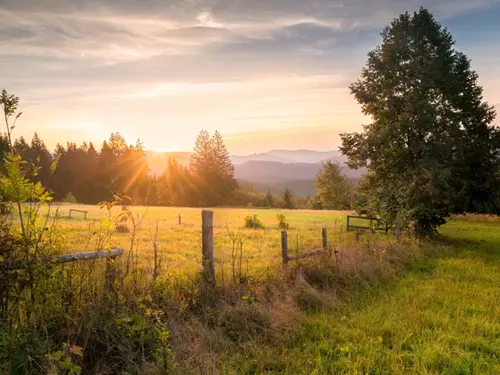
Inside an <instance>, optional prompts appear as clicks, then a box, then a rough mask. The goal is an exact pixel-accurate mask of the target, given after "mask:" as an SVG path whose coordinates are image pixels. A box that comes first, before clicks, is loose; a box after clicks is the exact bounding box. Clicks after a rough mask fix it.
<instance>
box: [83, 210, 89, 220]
mask: <svg viewBox="0 0 500 375" xmlns="http://www.w3.org/2000/svg"><path fill="white" fill-rule="evenodd" d="M87 213H88V211H85V214H84V215H83V219H84V220H87Z"/></svg>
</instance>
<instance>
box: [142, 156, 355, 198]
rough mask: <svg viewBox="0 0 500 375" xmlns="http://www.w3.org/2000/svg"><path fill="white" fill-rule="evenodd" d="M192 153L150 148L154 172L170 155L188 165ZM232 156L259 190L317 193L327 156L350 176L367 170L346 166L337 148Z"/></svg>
mask: <svg viewBox="0 0 500 375" xmlns="http://www.w3.org/2000/svg"><path fill="white" fill-rule="evenodd" d="M190 155H191V154H190V153H189V152H154V151H148V152H147V156H148V161H149V167H150V170H151V173H152V174H155V175H161V174H162V173H163V172H164V171H165V168H166V166H167V163H168V159H169V158H172V157H174V158H176V159H177V161H178V162H179V163H181V164H183V165H188V164H189V157H190ZM231 160H232V162H233V164H234V167H235V177H236V179H237V180H238V181H239V183H240V185H241V186H244V187H246V188H248V189H251V190H253V191H257V192H267V191H273V192H282V191H283V190H284V189H285V188H289V189H291V190H292V191H293V192H294V194H295V195H297V196H307V195H314V194H315V192H316V188H315V187H314V182H315V180H316V175H317V174H318V172H319V171H320V169H321V168H322V163H324V162H326V161H328V160H331V161H334V162H337V163H339V164H340V165H342V166H344V170H343V172H344V174H345V175H346V176H347V177H348V178H350V179H359V178H360V177H361V175H362V174H363V173H364V170H361V169H360V170H353V169H350V168H348V167H347V166H345V160H346V158H345V157H344V156H343V155H341V154H340V153H339V152H338V151H323V152H322V151H313V150H272V151H269V152H266V153H261V154H254V155H245V156H236V155H232V156H231Z"/></svg>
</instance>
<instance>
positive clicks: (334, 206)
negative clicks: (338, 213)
mask: <svg viewBox="0 0 500 375" xmlns="http://www.w3.org/2000/svg"><path fill="white" fill-rule="evenodd" d="M352 185H353V184H352V183H351V182H350V181H349V180H348V179H347V177H345V176H343V175H342V168H341V167H340V166H339V165H338V164H336V163H333V162H331V161H328V162H326V163H325V164H323V168H322V169H321V171H320V172H319V173H318V176H317V178H316V188H317V197H318V199H319V203H320V205H321V207H323V208H326V209H329V210H345V209H349V208H350V206H351V194H352V191H353V189H354V188H353V186H352Z"/></svg>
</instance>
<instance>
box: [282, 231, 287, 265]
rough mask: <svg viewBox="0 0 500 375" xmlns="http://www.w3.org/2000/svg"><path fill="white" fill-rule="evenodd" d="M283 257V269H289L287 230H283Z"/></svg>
mask: <svg viewBox="0 0 500 375" xmlns="http://www.w3.org/2000/svg"><path fill="white" fill-rule="evenodd" d="M281 257H282V259H283V270H285V272H286V271H288V234H287V232H286V230H283V231H281Z"/></svg>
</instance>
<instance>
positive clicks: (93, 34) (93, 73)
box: [0, 0, 500, 154]
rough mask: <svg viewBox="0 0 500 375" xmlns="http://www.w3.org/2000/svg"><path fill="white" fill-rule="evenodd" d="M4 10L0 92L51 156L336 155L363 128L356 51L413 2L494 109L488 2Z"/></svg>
mask: <svg viewBox="0 0 500 375" xmlns="http://www.w3.org/2000/svg"><path fill="white" fill-rule="evenodd" d="M2 3H3V6H2V7H0V16H1V17H2V25H0V37H1V38H2V44H1V45H0V66H1V70H0V71H1V72H2V73H0V74H1V77H2V80H1V82H2V85H1V86H2V87H0V88H5V89H7V90H8V91H9V92H11V93H14V94H16V95H18V96H19V97H20V98H21V110H22V111H23V112H24V114H23V116H22V118H21V119H20V120H19V123H18V128H17V129H16V133H15V135H16V136H21V135H22V136H25V137H26V138H29V139H30V138H31V136H32V135H33V133H34V132H38V133H39V135H40V136H41V137H42V139H44V140H45V142H46V143H47V145H48V146H49V147H50V148H53V147H54V146H55V145H56V143H58V142H61V143H66V141H73V142H77V143H81V142H83V141H87V142H88V141H92V142H94V143H96V144H97V145H99V144H100V143H101V142H102V141H103V140H104V139H106V138H108V137H109V134H110V133H111V132H120V133H121V134H122V135H123V136H124V137H125V139H126V140H127V141H128V142H130V143H135V140H136V139H138V138H140V139H141V141H142V142H143V144H144V145H145V146H146V148H148V149H152V150H158V151H161V150H168V151H189V150H191V148H192V145H193V142H194V139H195V138H196V135H197V134H198V132H199V131H200V130H201V129H207V130H209V131H210V132H212V131H214V130H219V132H220V133H221V134H222V135H223V137H224V139H225V141H226V143H227V146H228V148H229V151H230V152H231V153H235V154H249V153H256V152H265V151H267V150H270V149H277V148H279V149H299V148H300V149H304V148H308V149H314V150H332V149H336V148H337V147H338V146H339V133H342V132H350V131H359V130H360V129H361V125H362V124H363V123H367V122H368V121H369V119H367V118H365V117H364V116H363V115H362V114H361V112H360V108H359V106H358V104H357V103H356V102H355V100H354V98H353V97H351V95H350V94H349V89H348V85H349V84H350V83H351V82H353V81H354V80H356V78H357V77H358V76H359V73H360V70H361V68H362V66H363V65H364V63H365V60H366V54H367V52H368V51H369V50H370V49H372V48H374V47H375V46H376V45H377V44H378V43H379V42H380V36H379V32H380V30H381V29H382V28H383V26H384V25H386V24H388V23H389V22H390V21H391V19H392V18H394V17H396V16H397V15H398V14H399V13H400V12H402V11H405V10H416V9H418V7H419V6H420V5H424V6H428V7H429V9H430V10H431V11H432V12H434V13H435V15H436V17H437V18H438V20H440V21H441V22H442V23H443V24H444V25H445V26H447V27H448V29H449V30H450V31H451V33H452V34H453V35H454V37H455V38H456V39H457V48H458V49H460V50H462V51H464V52H465V53H466V54H467V55H468V56H469V57H470V58H471V59H472V67H473V68H474V69H475V70H476V71H477V72H478V73H479V76H480V83H481V84H482V85H483V86H484V98H485V100H487V101H488V102H490V104H493V105H495V106H496V107H497V108H500V90H499V87H500V74H499V73H500V64H498V61H499V58H500V45H499V44H500V42H499V41H498V38H497V37H496V36H498V35H499V32H500V26H499V25H498V22H497V21H495V19H496V20H498V18H496V16H495V15H497V16H499V17H500V1H498V0H491V1H486V0H470V1H451V0H445V1H441V2H431V1H430V0H429V1H423V3H427V4H421V3H422V1H420V2H416V1H414V0H404V1H398V2H394V1H390V0H382V1H380V2H377V4H376V5H374V2H368V1H363V0H353V1H350V2H341V1H327V0H311V1H310V2H303V1H299V0H291V1H286V2H284V1H283V0H267V1H265V2H253V1H243V0H242V1H229V0H218V1H203V0H200V1H195V2H193V1H185V0H176V1H174V0H169V1H160V0H152V1H148V2H139V1H137V2H135V1H132V0H126V1H123V2H120V1H114V0H110V1H107V2H99V1H97V0H87V1H83V2H82V4H84V5H75V3H74V2H71V1H69V0H54V1H50V2H44V1H40V2H32V1H27V0H4V1H3V2H2ZM44 3H46V4H45V5H46V6H44ZM305 3H307V4H305Z"/></svg>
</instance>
